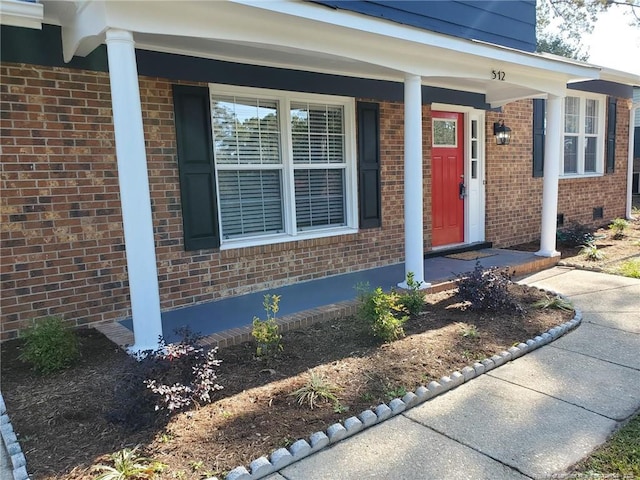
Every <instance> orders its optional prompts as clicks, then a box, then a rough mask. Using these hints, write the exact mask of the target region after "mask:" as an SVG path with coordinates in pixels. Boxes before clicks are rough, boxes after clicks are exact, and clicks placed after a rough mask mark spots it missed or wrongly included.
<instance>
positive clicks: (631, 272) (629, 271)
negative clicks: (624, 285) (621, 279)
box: [619, 259, 640, 278]
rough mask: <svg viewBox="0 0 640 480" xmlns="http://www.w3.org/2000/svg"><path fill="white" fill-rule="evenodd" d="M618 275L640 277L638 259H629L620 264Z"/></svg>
mask: <svg viewBox="0 0 640 480" xmlns="http://www.w3.org/2000/svg"><path fill="white" fill-rule="evenodd" d="M619 271H620V275H624V276H625V277H631V278H640V259H631V260H627V261H626V262H624V263H622V265H620V269H619Z"/></svg>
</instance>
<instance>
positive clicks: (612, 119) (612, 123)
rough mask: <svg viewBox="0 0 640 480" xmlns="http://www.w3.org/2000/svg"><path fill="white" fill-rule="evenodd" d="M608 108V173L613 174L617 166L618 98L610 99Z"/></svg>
mask: <svg viewBox="0 0 640 480" xmlns="http://www.w3.org/2000/svg"><path fill="white" fill-rule="evenodd" d="M608 104H609V105H608V108H607V173H613V172H614V171H615V168H616V167H615V165H616V107H617V104H616V98H615V97H609V101H608Z"/></svg>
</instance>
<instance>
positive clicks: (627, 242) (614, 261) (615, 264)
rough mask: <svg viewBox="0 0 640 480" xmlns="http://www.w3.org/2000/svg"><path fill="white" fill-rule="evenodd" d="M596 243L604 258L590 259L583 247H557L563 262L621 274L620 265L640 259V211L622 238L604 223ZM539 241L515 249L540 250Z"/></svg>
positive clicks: (596, 233) (596, 232)
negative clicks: (615, 235)
mask: <svg viewBox="0 0 640 480" xmlns="http://www.w3.org/2000/svg"><path fill="white" fill-rule="evenodd" d="M593 233H594V236H595V238H596V240H595V242H594V243H595V245H596V247H597V248H598V250H599V251H600V252H602V253H603V254H604V258H602V260H589V259H588V258H587V257H586V256H585V255H584V254H583V253H582V248H581V247H579V246H578V247H570V246H567V245H563V244H562V243H561V242H558V245H557V247H556V248H557V249H558V251H559V252H560V253H561V254H562V255H561V257H560V258H561V264H563V265H569V266H574V267H578V268H585V269H591V270H597V271H602V272H606V273H613V274H619V269H620V265H621V264H622V263H623V262H625V261H628V260H630V259H638V260H640V211H639V212H638V214H637V215H636V219H635V220H634V221H630V222H629V227H628V228H627V229H626V230H625V232H624V235H623V236H622V237H620V238H615V237H614V232H613V231H612V230H610V229H609V227H608V225H603V226H602V227H600V228H598V229H597V230H595V231H594V232H593ZM539 248H540V244H539V243H538V242H531V243H525V244H521V245H514V246H513V247H511V249H513V250H521V251H531V252H535V251H537V250H539Z"/></svg>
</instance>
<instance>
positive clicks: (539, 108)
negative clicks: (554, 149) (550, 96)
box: [533, 98, 545, 177]
mask: <svg viewBox="0 0 640 480" xmlns="http://www.w3.org/2000/svg"><path fill="white" fill-rule="evenodd" d="M544 110H545V101H544V99H542V98H534V99H533V176H534V177H543V176H544Z"/></svg>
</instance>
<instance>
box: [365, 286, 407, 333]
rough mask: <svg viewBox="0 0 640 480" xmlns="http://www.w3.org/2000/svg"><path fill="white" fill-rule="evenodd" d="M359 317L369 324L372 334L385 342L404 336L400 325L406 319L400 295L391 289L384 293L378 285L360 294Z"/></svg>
mask: <svg viewBox="0 0 640 480" xmlns="http://www.w3.org/2000/svg"><path fill="white" fill-rule="evenodd" d="M360 302H361V303H360V308H359V312H358V313H359V315H360V317H361V318H362V319H363V320H364V321H365V322H367V323H368V324H369V326H370V328H371V331H372V333H373V335H374V336H375V337H377V338H380V339H381V340H383V341H385V342H391V341H393V340H397V339H398V338H401V337H403V336H404V330H403V328H402V326H403V325H404V324H405V322H406V321H407V320H408V318H409V317H408V316H407V315H404V313H405V308H404V306H403V305H402V304H401V303H400V296H399V295H398V294H397V293H396V292H394V291H392V292H391V293H385V292H383V291H382V288H380V287H378V288H376V289H375V290H374V291H373V292H364V293H361V294H360Z"/></svg>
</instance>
